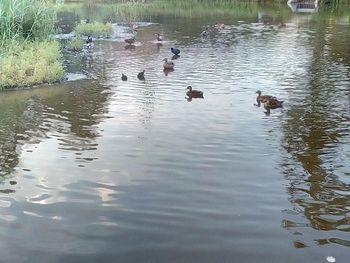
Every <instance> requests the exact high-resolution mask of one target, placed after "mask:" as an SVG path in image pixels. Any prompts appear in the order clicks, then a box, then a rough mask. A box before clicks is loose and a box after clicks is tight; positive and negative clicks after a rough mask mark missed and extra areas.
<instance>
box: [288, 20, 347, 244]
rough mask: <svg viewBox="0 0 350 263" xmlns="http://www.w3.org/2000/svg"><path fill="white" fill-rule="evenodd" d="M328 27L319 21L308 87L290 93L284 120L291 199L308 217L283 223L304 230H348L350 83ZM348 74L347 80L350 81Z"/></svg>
mask: <svg viewBox="0 0 350 263" xmlns="http://www.w3.org/2000/svg"><path fill="white" fill-rule="evenodd" d="M328 30H329V29H328ZM328 30H327V29H326V25H320V28H319V29H318V30H317V33H316V36H315V39H314V42H313V43H311V45H312V46H314V47H315V48H314V51H313V54H312V60H311V63H310V66H309V71H308V73H307V76H308V80H307V83H308V84H307V87H305V90H304V91H303V92H304V94H302V95H300V93H299V94H297V95H295V97H293V94H291V96H290V98H289V101H290V104H291V107H290V110H288V112H287V121H286V122H285V123H284V124H283V129H284V140H283V146H284V148H285V149H286V150H287V152H288V153H289V154H290V155H291V156H292V159H287V158H286V159H285V160H284V164H283V168H284V173H285V176H286V178H287V179H288V180H289V181H290V184H289V187H288V193H289V195H290V202H291V203H292V204H293V206H294V210H295V212H296V213H297V214H301V213H303V215H304V217H303V219H306V220H307V221H306V222H305V221H300V220H303V219H301V218H300V217H297V219H295V218H294V219H295V220H294V221H293V220H289V219H288V220H287V219H286V220H284V227H286V228H293V229H294V228H297V229H298V230H299V228H300V229H301V230H302V229H303V227H306V226H310V227H312V228H313V229H316V230H323V231H328V230H338V231H343V232H348V231H350V227H349V223H350V218H349V216H348V215H349V211H350V185H349V184H347V183H346V182H344V181H343V180H345V179H346V177H347V176H349V175H350V174H349V172H348V171H349V168H350V166H349V164H347V162H346V160H348V157H349V154H350V149H349V148H348V147H347V146H346V143H347V142H348V141H349V132H350V127H349V118H348V117H346V116H345V115H347V116H349V114H350V112H349V110H350V107H349V101H348V99H347V96H346V95H348V92H349V91H347V90H346V87H345V86H349V79H348V77H347V75H346V74H343V75H341V74H342V73H341V71H339V70H338V68H336V67H334V62H333V61H332V60H331V58H330V54H329V53H330V52H331V51H330V50H329V46H328V42H327V41H328V40H327V39H328V38H329V34H330V32H328ZM344 79H347V85H345V86H344ZM341 81H343V82H341ZM302 96H305V97H303V98H302ZM286 216H287V217H289V216H290V215H286ZM296 221H299V222H296ZM319 233H320V232H319ZM338 233H341V232H338ZM317 242H318V243H319V244H325V243H330V242H332V243H338V244H342V245H344V246H350V239H348V240H344V239H339V238H328V239H327V238H323V239H318V240H317ZM297 243H298V242H297ZM298 244H299V243H298ZM296 247H303V246H300V244H299V245H296Z"/></svg>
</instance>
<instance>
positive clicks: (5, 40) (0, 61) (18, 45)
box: [0, 0, 63, 89]
mask: <svg viewBox="0 0 350 263" xmlns="http://www.w3.org/2000/svg"><path fill="white" fill-rule="evenodd" d="M55 23H56V12H55V9H54V8H53V5H52V4H51V1H49V0H0V69H1V70H0V89H3V88H7V87H16V86H27V85H33V84H38V83H42V82H53V81H56V80H59V79H61V78H62V77H63V66H62V64H61V61H60V58H61V53H60V49H59V46H58V43H56V42H54V41H52V40H50V41H49V38H50V36H51V35H52V34H53V33H54V31H55Z"/></svg>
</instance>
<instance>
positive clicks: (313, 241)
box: [0, 13, 350, 263]
mask: <svg viewBox="0 0 350 263" xmlns="http://www.w3.org/2000/svg"><path fill="white" fill-rule="evenodd" d="M282 18H283V17H282ZM282 18H281V17H280V18H279V19H271V18H270V17H269V16H267V15H266V16H265V15H264V13H260V14H256V16H255V17H252V16H250V15H249V16H248V15H247V16H246V17H245V16H243V17H242V16H240V17H235V16H232V17H230V16H225V17H220V18H219V17H218V16H210V17H209V16H208V17H205V16H204V17H203V16H202V17H200V18H196V17H192V18H191V17H188V18H183V17H159V16H157V17H155V18H152V19H149V20H148V21H145V22H152V23H147V24H142V23H141V24H140V27H139V28H138V32H137V36H136V39H137V44H136V47H135V48H133V49H130V48H125V43H123V41H122V40H123V37H120V36H119V35H118V36H116V37H115V38H114V39H111V40H108V41H96V42H95V47H94V50H93V52H89V53H84V54H65V59H66V66H67V70H68V71H69V72H71V73H74V74H78V76H80V75H79V74H82V73H83V74H87V75H88V76H89V77H90V78H89V79H80V80H76V81H71V82H65V83H62V84H57V85H51V86H42V87H40V88H34V89H26V90H17V91H9V92H2V93H0V108H1V109H0V121H1V126H0V127H1V129H0V142H1V148H0V151H1V155H0V171H1V175H2V177H1V189H0V236H1V239H0V248H1V260H3V261H4V262H201V263H204V262H287V263H289V262H290V263H295V262H327V257H329V256H332V257H334V258H335V259H336V260H337V262H347V261H348V256H349V247H350V237H349V231H350V169H349V168H350V162H349V157H350V144H349V139H350V135H349V134H350V73H349V72H350V68H349V67H350V52H349V44H348V43H350V22H349V21H348V20H344V19H341V18H339V19H338V18H334V17H326V18H325V17H323V16H320V15H317V14H313V15H309V14H304V15H299V14H292V13H288V16H287V17H286V18H283V19H282ZM219 20H220V21H221V22H223V23H225V25H226V26H225V28H224V29H223V30H215V31H212V32H211V33H210V34H209V36H208V37H207V38H205V39H203V38H201V37H200V36H199V34H200V32H201V31H202V29H203V26H205V25H207V24H214V23H215V21H219ZM281 22H283V23H285V26H278V25H279V24H280V23H281ZM114 27H115V30H116V32H121V34H123V32H124V33H125V30H123V28H124V27H123V26H120V25H119V26H118V25H114ZM118 30H119V31H118ZM157 32H161V34H162V35H163V37H164V39H165V40H164V42H163V44H162V45H158V44H156V43H155V42H154V38H155V36H154V34H155V33H157ZM126 33H127V34H128V32H126ZM171 47H177V48H179V49H180V50H181V54H180V57H179V58H177V59H176V60H173V61H174V63H175V70H174V71H173V72H170V73H169V74H165V73H164V72H163V67H162V65H163V62H162V60H163V59H164V58H169V59H170V58H171V56H172V54H171V53H170V48H171ZM143 69H145V70H146V72H145V78H146V79H145V81H140V80H138V79H137V77H136V76H137V73H138V72H140V71H142V70H143ZM122 73H125V74H126V75H127V76H128V81H126V82H123V81H122V80H121V79H120V77H121V74H122ZM78 79H79V77H78ZM188 85H191V86H192V87H193V88H194V89H199V90H201V91H203V92H204V99H193V100H192V101H187V100H186V99H185V95H186V91H185V89H186V87H187V86H188ZM257 90H261V91H262V92H263V93H266V94H271V95H274V96H277V97H278V98H280V99H282V100H284V108H281V109H276V110H272V111H271V113H270V115H267V114H265V110H264V109H263V108H262V107H257V106H255V105H254V104H255V103H256V101H255V98H256V94H255V92H256V91H257Z"/></svg>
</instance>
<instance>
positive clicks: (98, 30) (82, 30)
mask: <svg viewBox="0 0 350 263" xmlns="http://www.w3.org/2000/svg"><path fill="white" fill-rule="evenodd" d="M74 32H75V34H77V35H78V36H92V37H96V38H98V37H109V36H111V35H112V32H113V29H112V24H111V23H106V24H104V23H101V22H93V23H85V22H82V23H80V24H78V25H77V26H76V27H75V29H74Z"/></svg>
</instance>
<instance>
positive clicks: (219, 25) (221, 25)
mask: <svg viewBox="0 0 350 263" xmlns="http://www.w3.org/2000/svg"><path fill="white" fill-rule="evenodd" d="M214 27H215V28H216V29H224V28H225V24H223V23H218V22H216V23H215V26H214Z"/></svg>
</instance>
